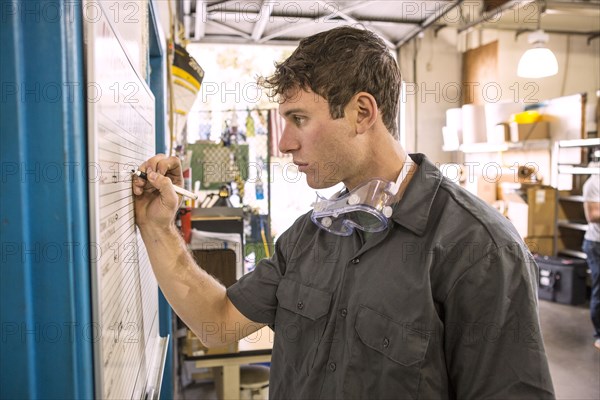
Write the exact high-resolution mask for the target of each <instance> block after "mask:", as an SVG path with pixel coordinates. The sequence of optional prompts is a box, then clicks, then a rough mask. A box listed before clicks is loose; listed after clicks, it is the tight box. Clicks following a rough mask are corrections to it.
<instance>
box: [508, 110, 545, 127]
mask: <svg viewBox="0 0 600 400" xmlns="http://www.w3.org/2000/svg"><path fill="white" fill-rule="evenodd" d="M540 118H541V115H540V113H539V112H537V111H535V110H533V111H523V112H520V113H517V114H513V115H512V117H511V121H512V122H516V123H517V124H533V123H534V122H538V121H539V120H540Z"/></svg>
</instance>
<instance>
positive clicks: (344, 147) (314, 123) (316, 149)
mask: <svg viewBox="0 0 600 400" xmlns="http://www.w3.org/2000/svg"><path fill="white" fill-rule="evenodd" d="M279 113H280V114H281V115H282V116H283V118H284V119H285V122H286V123H285V129H284V130H283V135H282V136H281V140H280V141H279V149H280V150H281V151H282V152H284V153H289V154H291V155H292V156H293V157H294V164H296V165H297V166H298V169H299V170H300V172H304V173H305V174H306V179H307V182H308V185H309V186H310V187H311V188H313V189H321V188H327V187H330V186H333V185H335V184H337V183H338V182H345V183H347V182H346V181H347V180H348V179H351V177H352V176H353V174H355V168H356V165H353V163H352V151H351V148H352V146H351V143H350V142H351V139H352V137H353V135H354V129H353V124H352V123H351V121H350V120H349V119H348V118H347V115H346V116H344V117H342V118H338V119H333V118H332V117H331V115H330V113H329V104H328V103H327V100H325V99H324V98H323V97H321V96H319V95H318V94H316V93H314V92H312V91H304V90H296V91H293V92H289V93H288V96H286V98H285V99H284V101H283V102H282V103H281V104H280V105H279ZM346 114H347V113H346Z"/></svg>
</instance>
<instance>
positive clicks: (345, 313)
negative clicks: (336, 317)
mask: <svg viewBox="0 0 600 400" xmlns="http://www.w3.org/2000/svg"><path fill="white" fill-rule="evenodd" d="M340 315H341V316H342V318H346V315H348V310H347V309H345V308H342V309H341V311H340Z"/></svg>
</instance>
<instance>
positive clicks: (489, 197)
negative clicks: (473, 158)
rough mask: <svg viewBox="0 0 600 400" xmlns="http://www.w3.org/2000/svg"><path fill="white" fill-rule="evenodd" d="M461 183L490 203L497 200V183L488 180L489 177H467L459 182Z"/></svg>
mask: <svg viewBox="0 0 600 400" xmlns="http://www.w3.org/2000/svg"><path fill="white" fill-rule="evenodd" d="M461 185H462V186H463V187H464V188H465V189H467V190H468V191H469V192H471V193H473V194H474V195H475V196H477V197H479V198H480V199H481V200H483V201H485V202H486V203H488V204H490V205H491V204H493V203H494V202H495V201H496V200H497V197H496V196H497V183H496V182H490V180H489V179H487V180H486V179H485V178H484V177H483V176H480V175H476V176H471V177H467V179H466V180H465V181H464V182H461Z"/></svg>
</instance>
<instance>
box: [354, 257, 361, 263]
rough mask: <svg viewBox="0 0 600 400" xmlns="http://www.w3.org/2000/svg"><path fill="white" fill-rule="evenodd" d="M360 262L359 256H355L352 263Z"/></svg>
mask: <svg viewBox="0 0 600 400" xmlns="http://www.w3.org/2000/svg"><path fill="white" fill-rule="evenodd" d="M359 262H360V259H359V258H353V259H352V264H358V263H359Z"/></svg>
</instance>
